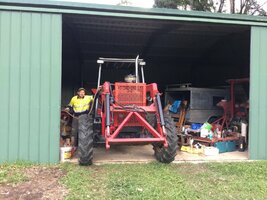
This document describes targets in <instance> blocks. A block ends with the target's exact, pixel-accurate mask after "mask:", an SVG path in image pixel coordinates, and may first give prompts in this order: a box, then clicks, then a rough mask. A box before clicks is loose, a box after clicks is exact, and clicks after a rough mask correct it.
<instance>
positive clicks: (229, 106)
mask: <svg viewBox="0 0 267 200" xmlns="http://www.w3.org/2000/svg"><path fill="white" fill-rule="evenodd" d="M227 82H228V83H229V84H230V101H228V102H227V101H226V100H222V101H220V102H219V103H218V104H217V106H220V107H222V108H223V110H224V114H223V116H222V117H221V118H219V119H217V120H216V121H214V122H213V123H212V125H213V127H214V128H218V129H219V130H220V131H222V130H223V128H224V127H226V128H228V126H229V124H230V122H231V120H232V119H233V118H234V117H235V115H236V110H235V85H236V84H242V83H249V78H242V79H229V80H227Z"/></svg>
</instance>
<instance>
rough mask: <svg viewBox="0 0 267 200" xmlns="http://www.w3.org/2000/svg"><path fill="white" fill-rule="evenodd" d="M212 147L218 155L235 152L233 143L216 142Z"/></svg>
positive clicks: (234, 143)
mask: <svg viewBox="0 0 267 200" xmlns="http://www.w3.org/2000/svg"><path fill="white" fill-rule="evenodd" d="M214 146H215V147H217V148H218V149H219V153H225V152H232V151H236V142H235V141H227V142H216V143H214Z"/></svg>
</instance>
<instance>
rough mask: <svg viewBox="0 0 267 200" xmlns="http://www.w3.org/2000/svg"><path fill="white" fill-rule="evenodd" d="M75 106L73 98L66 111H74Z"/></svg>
mask: <svg viewBox="0 0 267 200" xmlns="http://www.w3.org/2000/svg"><path fill="white" fill-rule="evenodd" d="M73 105H74V97H72V98H71V100H70V103H69V104H68V105H67V107H66V108H65V110H66V111H68V112H69V111H71V110H72V109H73Z"/></svg>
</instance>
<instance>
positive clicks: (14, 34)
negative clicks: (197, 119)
mask: <svg viewBox="0 0 267 200" xmlns="http://www.w3.org/2000/svg"><path fill="white" fill-rule="evenodd" d="M62 16H63V17H64V19H65V20H67V21H68V24H67V25H69V24H71V26H72V27H74V29H77V32H78V33H79V35H80V36H81V42H80V48H81V56H83V58H89V56H92V54H93V53H94V52H90V51H91V50H90V49H88V48H87V47H86V45H85V44H86V43H89V42H94V41H92V40H90V41H88V40H87V39H88V38H86V34H87V33H88V32H90V33H92V32H94V31H98V33H100V32H101V37H105V38H109V41H111V44H110V43H101V41H100V44H99V43H98V44H97V45H98V48H99V51H100V50H101V49H103V48H105V46H109V47H110V46H112V45H113V47H114V49H116V45H117V44H118V43H119V41H116V39H117V38H116V37H118V35H119V34H120V31H123V32H124V33H125V34H124V36H125V35H127V34H128V35H132V34H133V33H134V34H136V35H137V39H136V40H132V41H127V37H125V38H123V37H124V36H123V35H121V37H119V38H120V39H125V43H127V42H128V43H129V45H131V48H127V46H125V47H124V48H125V49H123V51H122V52H127V53H131V52H130V51H132V52H135V51H136V50H135V49H139V48H141V47H142V48H143V50H144V51H147V52H148V50H146V49H148V48H149V46H147V45H143V41H142V39H144V38H145V39H144V41H147V38H146V37H150V35H152V33H154V32H157V31H159V32H160V31H161V30H162V26H161V25H162V24H172V23H173V22H176V21H179V22H181V23H183V22H187V23H186V24H183V26H181V27H176V28H177V29H174V30H171V31H170V35H167V36H166V38H165V39H166V40H162V41H161V42H159V43H155V45H156V46H158V48H159V49H160V48H165V47H168V49H169V51H162V52H159V50H158V51H157V52H153V50H154V48H153V49H152V50H151V49H150V50H149V53H150V54H151V56H153V55H154V57H155V58H156V57H157V53H160V55H164V54H169V53H171V52H173V51H175V52H176V51H177V52H179V54H181V55H182V54H185V52H186V51H183V48H184V47H186V45H187V44H188V43H187V41H188V38H189V37H192V38H194V34H192V33H197V32H198V31H199V32H200V33H201V32H202V34H205V32H206V31H207V30H211V29H212V28H214V27H217V28H216V30H217V31H213V32H212V35H211V37H213V38H214V41H216V38H218V37H220V36H223V35H224V36H227V38H226V39H227V40H228V38H230V37H228V36H229V35H230V34H231V33H234V32H239V31H243V32H245V34H244V38H243V39H242V40H249V39H248V38H247V36H248V35H249V31H250V29H251V35H250V40H251V41H250V42H251V48H250V52H251V56H250V71H251V85H250V97H251V99H250V103H251V109H250V122H251V123H250V137H249V139H250V149H249V153H250V158H251V159H267V148H266V143H267V135H266V134H265V130H266V119H267V116H266V115H267V114H266V113H267V112H266V111H267V104H266V99H267V93H266V91H267V83H266V80H267V79H266V78H267V77H266V76H267V74H266V67H265V66H266V64H267V56H266V53H267V49H266V48H267V47H266V45H264V44H266V43H267V41H266V38H267V28H266V27H267V18H266V17H252V16H243V15H242V16H241V15H225V14H213V13H205V12H185V11H177V10H169V9H142V8H131V7H117V6H103V5H93V4H82V3H70V2H63V1H58V2H57V1H34V0H23V1H16V0H2V1H1V2H0V70H1V71H0V72H1V73H0V83H1V84H0V91H2V94H4V98H3V102H2V104H1V111H2V115H1V116H0V123H1V129H0V138H1V141H2V143H1V145H0V152H1V153H0V162H3V161H14V160H18V159H23V160H31V161H35V162H50V163H51V162H58V160H59V110H60V93H61V89H60V86H61V65H62V64H61V60H62V55H61V48H62V47H61V40H62V26H63V27H64V24H62V21H64V20H62V18H63V17H62ZM98 16H102V18H99V17H98ZM103 17H106V18H108V19H105V20H102V19H103ZM119 18H121V19H122V18H123V19H125V20H121V21H120V24H119V23H118V20H117V22H116V19H119ZM101 20H102V21H101ZM135 20H139V21H138V23H135ZM142 20H143V21H144V20H151V21H150V22H151V23H147V21H146V22H144V23H142ZM157 21H158V22H161V25H159V24H158V23H157ZM113 22H114V24H113ZM201 23H206V24H212V25H213V26H212V27H209V26H208V25H205V26H203V24H201ZM219 24H223V26H225V27H228V28H229V29H227V28H223V26H221V25H220V26H219ZM89 25H90V27H91V28H90V29H88V26H89ZM236 25H238V26H236ZM163 28H164V27H163ZM118 29H119V31H118ZM230 29H231V31H230V32H229V30H230ZM241 29H242V30H241ZM105 31H106V33H105ZM108 33H110V34H108ZM190 33H191V35H188V34H190ZM95 34H96V33H95ZM141 34H143V35H142V36H141ZM177 35H179V37H180V40H177V41H176V43H175V42H173V41H175V39H177V38H176V37H177ZM230 36H231V35H230ZM63 37H64V34H63ZM171 37H173V39H172V40H171V41H170V40H168V38H171ZM199 38H201V37H198V38H195V40H199ZM96 41H98V42H99V40H95V42H96ZM148 41H150V42H151V43H152V42H153V37H150V39H149V40H148ZM112 42H113V44H112ZM208 42H212V41H205V40H204V38H203V40H202V39H201V41H200V42H199V43H198V46H193V48H190V49H188V51H187V52H188V54H189V53H191V54H192V55H194V57H196V58H197V57H198V56H199V52H201V51H202V50H201V47H203V48H204V47H205V45H207V43H208ZM183 43H184V47H183V48H180V49H179V48H177V46H176V44H183ZM193 44H194V43H193ZM90 45H91V44H90ZM101 45H102V46H101ZM142 45H143V46H142ZM63 46H64V45H63ZM215 46H216V44H215ZM65 47H67V46H65ZM122 48H123V47H122ZM114 49H113V50H112V48H109V52H107V54H109V53H110V52H114ZM95 50H97V48H96V49H95ZM101 51H102V50H101ZM166 52H167V53H166ZM65 53H66V55H67V57H68V55H69V54H71V52H69V54H68V52H67V51H65ZM102 53H103V52H102ZM230 53H231V52H230ZM66 55H65V56H66ZM63 56H64V55H63ZM174 56H175V55H174ZM184 56H185V57H186V55H184ZM216 59H217V58H216ZM226 64H227V63H226Z"/></svg>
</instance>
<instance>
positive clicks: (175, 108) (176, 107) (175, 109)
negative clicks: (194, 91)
mask: <svg viewBox="0 0 267 200" xmlns="http://www.w3.org/2000/svg"><path fill="white" fill-rule="evenodd" d="M181 102H182V101H180V100H176V101H174V103H173V104H172V105H171V106H170V108H169V111H170V112H172V113H177V112H178V110H179V107H180V105H181Z"/></svg>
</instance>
